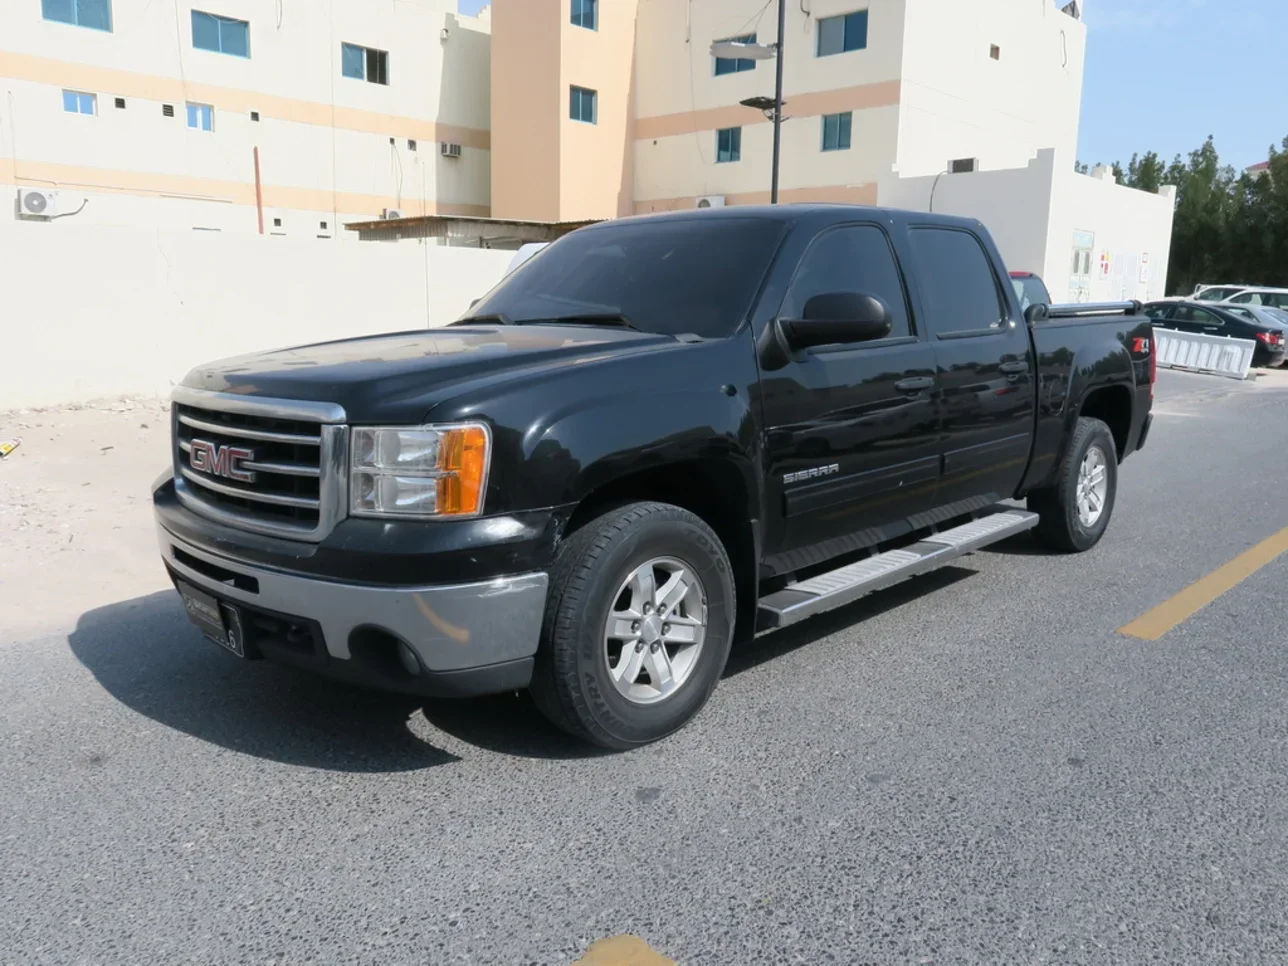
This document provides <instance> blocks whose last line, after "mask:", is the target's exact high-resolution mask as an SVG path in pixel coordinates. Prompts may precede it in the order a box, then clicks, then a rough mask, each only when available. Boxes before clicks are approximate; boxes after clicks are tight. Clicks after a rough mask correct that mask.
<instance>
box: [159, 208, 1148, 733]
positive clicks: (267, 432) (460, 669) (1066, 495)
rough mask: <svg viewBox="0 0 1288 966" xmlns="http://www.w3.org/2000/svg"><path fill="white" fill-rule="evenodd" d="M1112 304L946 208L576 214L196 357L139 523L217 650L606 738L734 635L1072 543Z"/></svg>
mask: <svg viewBox="0 0 1288 966" xmlns="http://www.w3.org/2000/svg"><path fill="white" fill-rule="evenodd" d="M1139 308H1140V307H1139V305H1137V304H1134V303H1132V304H1124V305H1115V306H1047V305H1045V304H1042V305H1033V306H1031V307H1030V308H1029V309H1028V310H1027V311H1026V312H1021V310H1020V306H1019V303H1018V301H1017V300H1016V295H1015V292H1014V290H1013V288H1012V285H1011V283H1010V280H1009V278H1008V274H1007V271H1006V269H1005V267H1004V266H1003V264H1002V260H1001V258H1000V257H999V255H998V252H997V250H996V248H995V246H994V244H993V242H992V239H991V238H990V237H989V235H988V233H987V232H986V231H985V229H984V227H983V226H982V225H981V224H980V223H979V222H978V221H973V220H965V219H958V218H948V217H943V216H939V215H927V214H914V213H910V212H900V211H887V210H881V209H875V208H859V207H848V206H840V205H838V206H825V205H810V206H782V207H767V208H729V209H724V210H717V211H700V212H698V211H695V212H688V213H678V214H667V215H652V216H647V217H642V218H627V219H623V220H618V221H612V222H607V223H603V224H599V225H595V226H592V227H587V228H583V229H580V230H578V231H575V232H573V233H571V234H569V235H568V236H566V237H564V238H562V239H561V240H559V241H557V242H555V243H554V244H552V245H550V246H549V247H548V248H546V249H545V250H543V251H541V252H540V253H539V254H537V255H536V256H535V257H533V258H532V259H530V260H528V261H527V262H525V263H524V264H523V265H522V266H521V267H520V268H519V269H518V270H516V271H515V272H514V273H513V274H511V275H510V276H508V277H507V278H505V279H504V280H503V281H502V282H501V283H500V284H499V285H498V286H497V287H496V288H495V289H493V290H492V291H491V292H490V293H489V294H488V295H487V296H486V297H484V298H483V299H481V300H480V301H479V302H478V303H476V305H475V306H474V307H473V308H472V309H471V310H470V311H469V313H467V316H466V317H465V318H462V319H461V320H460V321H459V322H457V323H456V324H454V325H453V326H449V327H447V328H443V329H436V330H429V331H424V330H419V331H414V332H399V333H394V334H389V335H382V336H373V337H369V338H361V339H353V340H347V341H341V342H331V343H325V344H321V345H313V346H306V347H303V348H295V349H286V350H282V351H275V352H265V353H262V354H257V355H250V356H244V357H241V358H237V359H232V360H228V361H224V362H218V363H213V364H210V365H204V366H200V367H198V368H196V369H194V370H193V371H192V372H191V373H190V374H189V375H188V376H187V378H186V379H185V380H184V382H183V384H182V385H181V386H180V387H179V388H178V389H176V390H175V392H174V397H173V403H174V405H173V432H174V451H173V457H174V465H173V468H172V469H170V470H167V471H166V473H165V474H164V475H163V476H162V477H161V478H160V479H159V480H158V481H157V482H156V484H155V486H154V493H153V497H154V503H155V508H156V519H157V525H158V531H157V532H158V537H159V540H160V546H161V552H162V555H163V557H164V560H165V565H166V567H167V568H168V570H169V572H170V575H171V577H172V578H173V580H174V582H175V585H176V586H177V588H178V590H179V592H180V594H181V595H182V599H183V601H184V604H185V606H186V608H187V610H188V613H189V615H190V617H191V618H192V619H193V621H194V622H195V623H197V624H198V625H199V626H200V627H201V628H202V629H203V631H204V632H205V633H206V634H207V635H208V636H209V637H212V638H213V639H215V640H216V641H217V642H218V643H220V644H222V645H223V646H224V647H225V648H227V649H228V650H229V651H231V652H233V653H235V654H237V655H238V656H240V657H243V658H261V657H264V658H270V659H273V660H276V661H281V662H285V663H289V664H292V665H296V666H299V667H303V668H309V669H312V670H316V671H318V672H321V673H324V674H328V675H332V676H335V677H338V678H342V679H344V680H348V681H353V682H356V683H360V684H364V685H369V686H374V687H379V688H386V689H391V690H401V691H410V692H415V693H421V694H426V695H431V696H452V695H458V696H463V695H471V694H484V693H489V692H501V691H512V690H516V689H522V688H528V689H530V691H531V693H532V696H533V698H534V699H535V701H536V703H537V705H538V706H539V707H540V708H541V709H542V711H543V712H544V713H545V714H546V715H548V716H549V717H550V718H551V719H552V720H553V721H554V722H555V723H557V724H558V725H559V726H561V727H563V728H565V729H567V730H568V731H570V732H572V733H573V734H576V735H579V736H581V737H583V738H585V739H588V740H589V741H592V742H595V743H598V744H600V745H603V746H606V747H610V748H629V747H633V746H637V745H640V744H643V743H646V742H650V741H654V740H656V739H658V738H661V737H663V736H664V735H666V734H668V733H670V732H672V731H674V730H675V729H677V728H679V727H680V726H681V725H683V724H684V723H685V722H686V721H688V720H689V719H690V718H691V717H692V716H693V715H694V714H695V713H697V711H698V710H699V709H700V708H701V707H702V705H703V704H704V703H705V702H706V700H707V698H708V697H709V696H710V695H711V692H712V690H713V689H714V688H715V686H716V683H717V681H719V679H720V676H721V671H722V669H723V668H724V665H725V661H726V658H727V657H728V655H729V650H730V647H731V645H733V644H734V642H735V639H736V638H737V639H745V638H747V637H750V636H751V635H752V634H754V633H755V632H756V631H757V630H764V629H770V628H775V627H783V626H785V625H788V624H791V623H793V622H795V621H799V620H802V619H804V618H807V617H809V616H811V615H813V614H817V613H819V612H821V611H824V610H827V609H829V608H833V607H837V606H840V605H842V604H846V603H848V602H850V601H853V600H855V599H857V598H858V597H860V596H862V595H863V594H866V593H869V592H871V591H873V590H876V589H879V588H882V587H885V586H888V585H890V584H892V583H894V582H896V581H899V580H903V579H905V578H907V577H910V576H914V575H916V574H919V573H923V572H925V571H927V570H930V569H933V568H935V567H938V566H940V565H942V564H943V563H945V562H947V561H949V560H952V559H954V558H956V557H959V556H961V555H962V554H965V553H969V552H970V551H972V550H975V549H978V548H980V547H982V546H985V545H987V544H989V543H992V542H995V541H997V540H1000V539H1003V538H1005V537H1008V536H1010V535H1013V534H1016V533H1019V532H1021V531H1025V530H1028V529H1030V528H1032V529H1033V530H1034V533H1035V534H1036V536H1037V538H1038V539H1039V540H1040V541H1041V542H1043V543H1044V544H1046V545H1048V546H1050V547H1052V548H1055V549H1058V550H1063V551H1080V550H1086V549H1088V548H1090V547H1092V546H1093V545H1095V544H1096V542H1097V541H1098V540H1099V539H1100V537H1101V535H1102V534H1103V533H1104V531H1105V527H1106V526H1107V525H1108V523H1109V518H1110V515H1111V513H1112V512H1113V507H1114V494H1115V488H1116V483H1117V479H1118V466H1119V464H1120V462H1121V461H1122V460H1123V458H1124V457H1126V456H1127V455H1128V454H1130V453H1132V452H1133V451H1135V450H1137V449H1139V448H1140V447H1141V446H1142V445H1143V444H1144V442H1145V437H1146V435H1147V433H1148V432H1149V426H1150V418H1151V417H1150V406H1151V403H1152V398H1153V383H1154V372H1155V368H1154V367H1155V359H1154V351H1153V339H1152V330H1151V328H1150V322H1149V319H1148V318H1146V317H1145V316H1144V315H1142V314H1140V311H1139ZM1013 498H1027V509H1022V508H1021V507H1020V506H1018V505H1015V504H1009V505H1000V506H999V505H998V504H999V501H1005V500H1011V499H1013Z"/></svg>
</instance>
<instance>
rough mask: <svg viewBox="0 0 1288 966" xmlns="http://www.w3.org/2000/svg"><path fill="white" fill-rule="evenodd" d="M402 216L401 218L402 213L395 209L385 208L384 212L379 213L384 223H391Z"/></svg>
mask: <svg viewBox="0 0 1288 966" xmlns="http://www.w3.org/2000/svg"><path fill="white" fill-rule="evenodd" d="M402 216H403V213H402V212H401V211H400V210H398V209H397V208H386V209H385V210H384V211H382V212H381V213H380V217H381V218H383V219H384V220H385V221H393V220H395V219H397V218H401V217H402Z"/></svg>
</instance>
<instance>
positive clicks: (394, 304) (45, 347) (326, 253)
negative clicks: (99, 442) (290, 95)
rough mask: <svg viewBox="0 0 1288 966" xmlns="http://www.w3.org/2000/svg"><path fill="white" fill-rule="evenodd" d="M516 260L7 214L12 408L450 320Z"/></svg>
mask: <svg viewBox="0 0 1288 966" xmlns="http://www.w3.org/2000/svg"><path fill="white" fill-rule="evenodd" d="M513 257H514V252H509V251H489V250H480V249H472V248H445V247H439V246H437V245H432V244H428V245H427V244H425V243H416V242H405V241H404V242H401V243H398V244H392V243H379V242H353V243H350V244H340V245H337V244H335V243H334V242H330V243H328V242H326V241H320V240H317V239H295V238H273V237H269V236H261V235H242V234H223V233H206V232H169V231H151V230H141V229H136V228H98V227H92V226H90V227H82V226H72V225H64V224H57V223H55V224H39V223H36V224H30V223H23V222H16V221H12V222H11V221H7V220H3V219H0V284H2V285H3V292H4V295H3V301H2V302H0V412H3V411H5V410H10V409H18V408H25V407H35V406H49V405H58V404H63V403H75V402H85V401H88V400H91V399H98V398H106V397H116V396H123V395H139V396H146V395H168V394H169V391H170V388H171V386H173V385H174V384H175V383H176V382H178V381H179V380H180V379H182V378H183V376H184V375H185V373H187V372H188V370H189V369H191V368H193V367H194V366H197V365H200V364H201V363H203V362H209V361H212V360H215V359H220V358H224V357H227V356H232V355H238V354H240V353H243V352H252V351H256V350H260V349H270V348H280V347H284V346H290V345H298V344H302V343H307V342H320V341H326V340H330V339H341V338H347V337H350V336H358V335H367V334H371V333H376V332H392V331H399V330H406V329H418V328H425V327H426V326H438V325H445V324H447V323H448V322H451V321H452V320H454V319H456V318H457V317H459V316H460V315H461V313H462V312H464V311H465V310H466V309H467V308H468V307H469V304H470V302H471V300H473V299H475V298H478V297H479V296H481V295H483V294H484V293H485V292H487V291H488V289H490V288H491V287H492V286H493V285H494V284H496V282H497V281H499V280H500V278H501V277H502V275H504V274H505V271H506V268H507V266H508V265H509V263H510V261H511V259H512V258H513ZM0 429H3V427H0Z"/></svg>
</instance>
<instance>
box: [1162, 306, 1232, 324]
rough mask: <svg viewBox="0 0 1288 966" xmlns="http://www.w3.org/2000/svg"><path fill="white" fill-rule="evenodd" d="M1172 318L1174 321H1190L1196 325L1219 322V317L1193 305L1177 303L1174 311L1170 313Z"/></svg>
mask: <svg viewBox="0 0 1288 966" xmlns="http://www.w3.org/2000/svg"><path fill="white" fill-rule="evenodd" d="M1172 319H1173V321H1176V322H1192V323H1194V324H1196V325H1220V324H1221V319H1219V318H1218V317H1217V316H1215V315H1213V314H1212V313H1211V312H1209V311H1207V310H1206V309H1201V308H1198V307H1197V306H1194V305H1178V306H1177V307H1176V311H1175V312H1173V313H1172Z"/></svg>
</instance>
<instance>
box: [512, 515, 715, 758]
mask: <svg viewBox="0 0 1288 966" xmlns="http://www.w3.org/2000/svg"><path fill="white" fill-rule="evenodd" d="M550 584H551V586H550V598H549V600H548V601H547V603H546V616H545V621H544V623H543V626H542V633H541V646H540V649H539V650H538V652H537V665H536V668H535V670H534V673H533V679H532V686H531V693H532V697H533V700H534V701H535V702H536V705H537V707H538V708H540V709H541V711H542V712H543V713H544V714H545V715H546V717H548V718H550V720H551V721H553V722H554V723H555V724H556V725H558V726H559V727H561V728H563V729H564V730H565V731H568V732H570V733H571V734H574V735H577V736H578V737H580V738H584V739H586V740H588V741H591V742H593V743H594V744H597V745H600V746H602V747H604V748H612V749H617V750H621V749H627V748H634V747H636V746H639V745H643V744H647V743H649V742H651V741H656V740H658V739H659V738H663V737H665V736H666V735H669V734H670V733H671V732H673V731H675V730H677V729H678V728H680V727H681V726H683V725H684V724H685V723H686V722H688V721H689V720H690V719H691V718H692V717H693V716H694V715H696V714H697V713H698V711H699V710H701V708H702V706H703V705H704V704H706V701H707V698H708V697H710V695H711V692H712V691H713V690H714V689H715V686H716V683H717V682H718V681H719V679H720V674H721V672H722V671H723V670H724V666H725V661H726V659H727V658H728V656H729V646H730V643H731V642H732V640H733V627H734V616H735V613H736V607H735V600H734V584H733V573H732V568H731V566H730V564H729V557H728V555H727V554H726V553H725V549H724V547H723V545H722V544H721V543H720V540H719V538H718V537H717V536H716V535H715V533H714V532H713V531H712V530H711V528H710V527H708V526H707V525H706V524H705V523H703V522H702V520H701V519H699V518H698V517H696V516H694V515H693V514H692V513H689V512H688V511H687V510H683V509H681V508H679V507H676V506H671V505H669V504H664V503H633V504H630V505H628V506H624V507H621V508H619V509H615V510H612V511H609V512H607V513H605V514H603V515H602V516H600V517H598V518H596V519H594V520H591V521H590V522H588V523H587V524H585V525H584V526H583V527H581V528H580V529H578V530H577V531H576V532H575V533H573V534H572V535H571V536H570V537H569V538H568V539H567V540H566V541H565V543H564V544H563V546H562V547H561V548H560V550H559V554H558V558H557V559H556V561H555V567H554V571H553V573H552V574H551V582H550Z"/></svg>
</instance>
